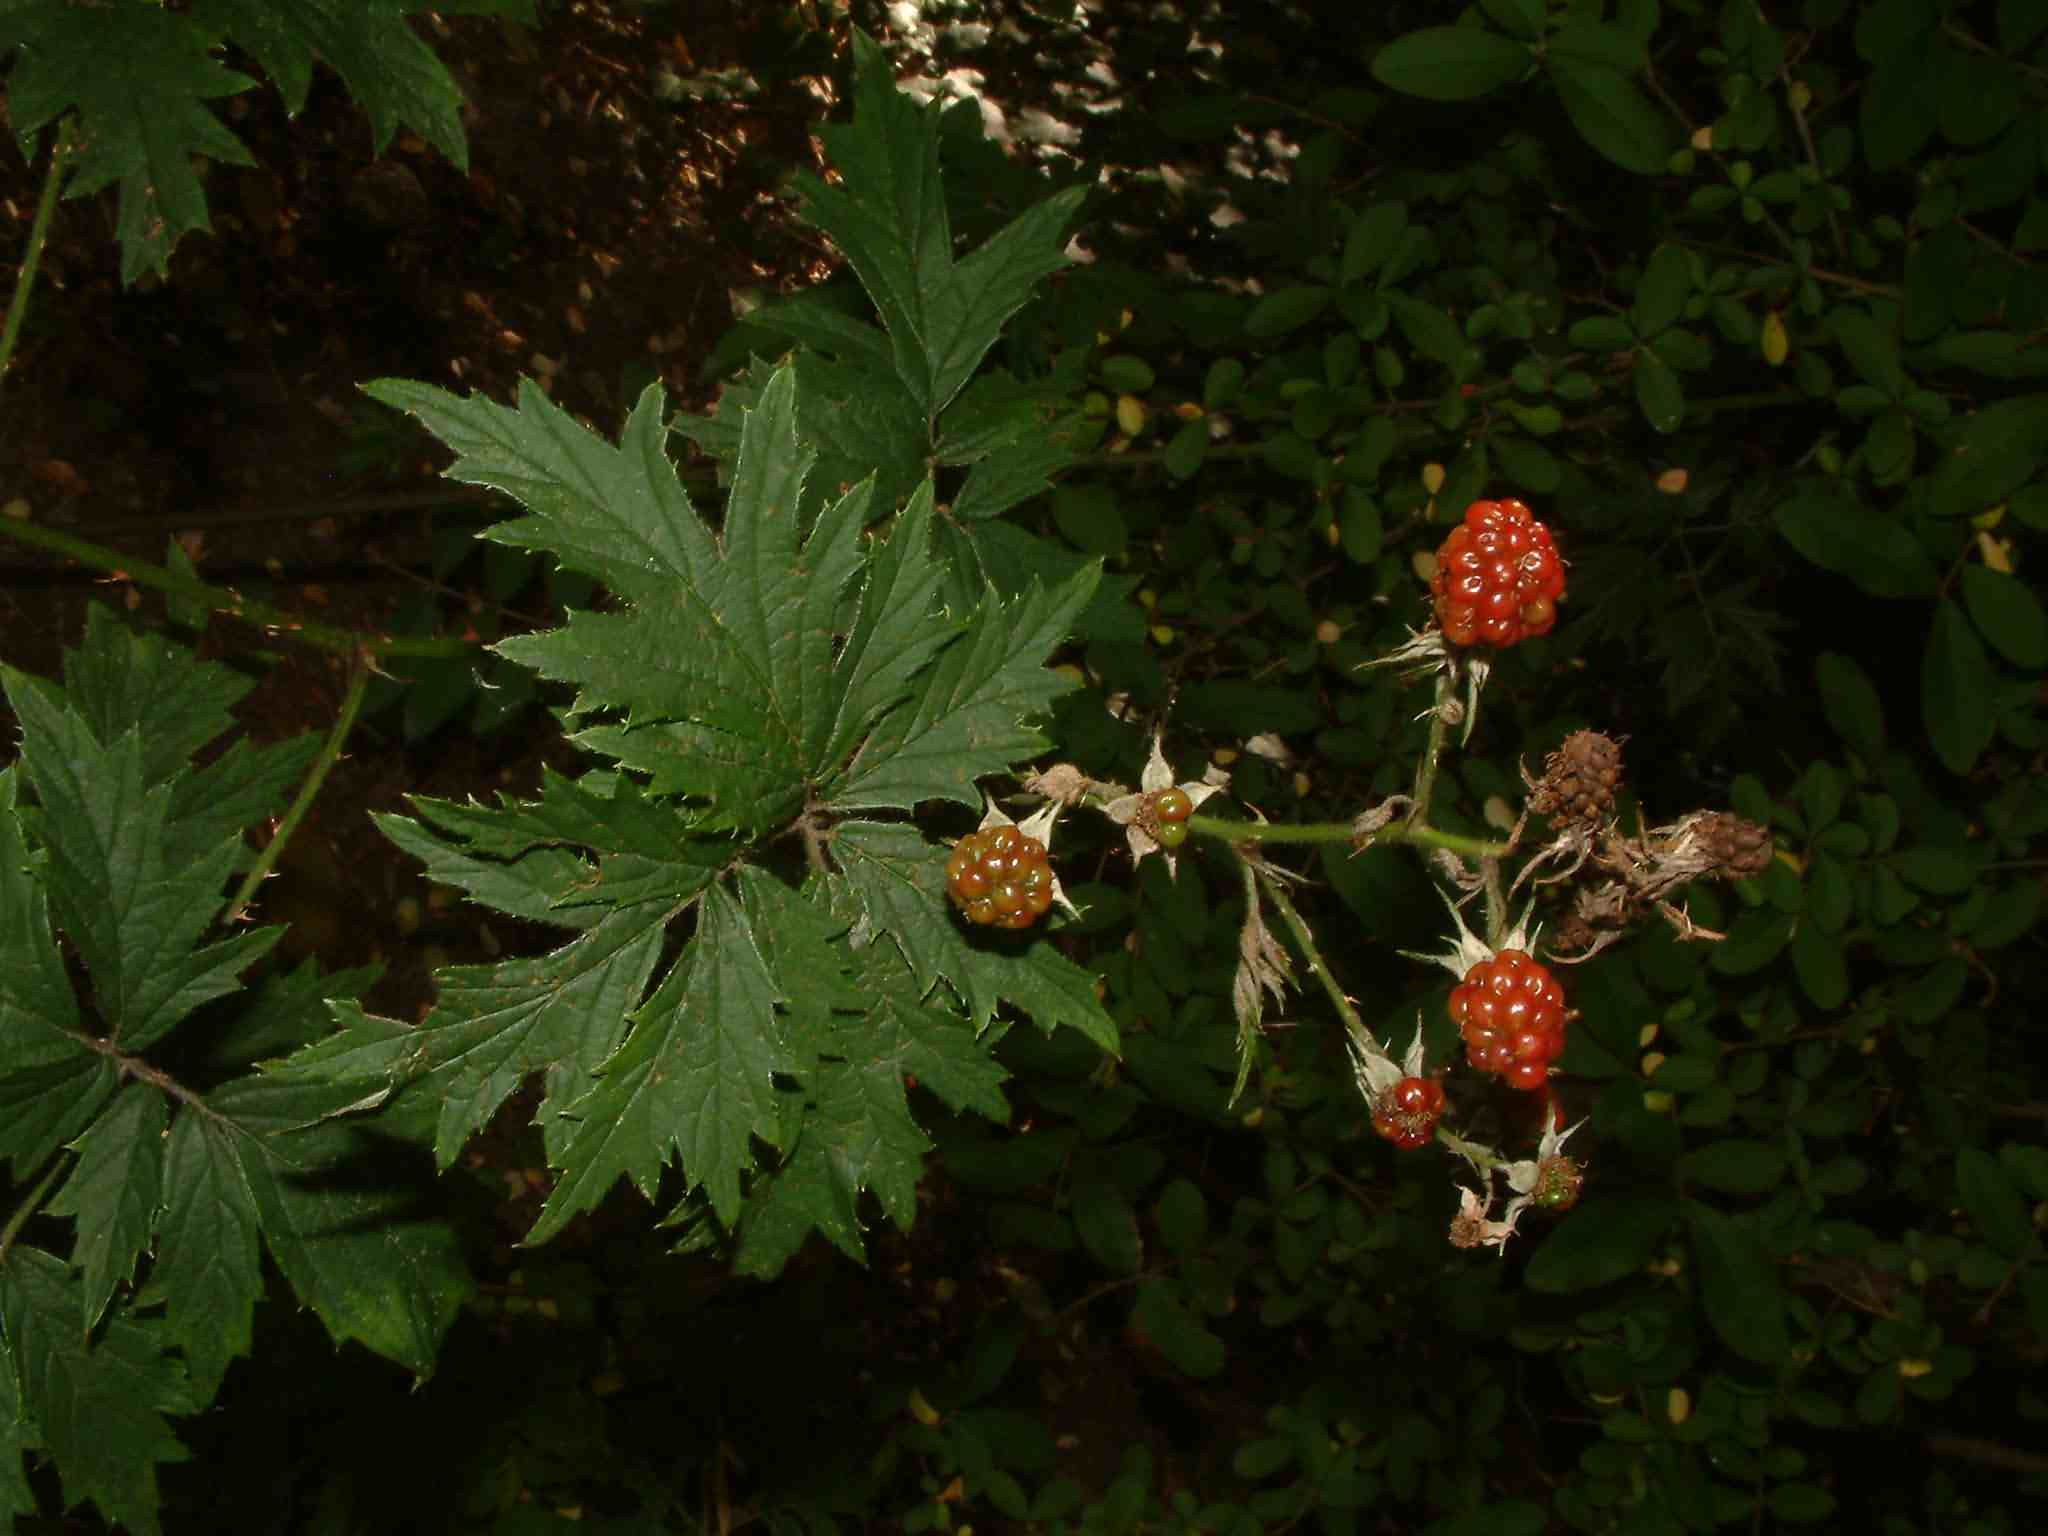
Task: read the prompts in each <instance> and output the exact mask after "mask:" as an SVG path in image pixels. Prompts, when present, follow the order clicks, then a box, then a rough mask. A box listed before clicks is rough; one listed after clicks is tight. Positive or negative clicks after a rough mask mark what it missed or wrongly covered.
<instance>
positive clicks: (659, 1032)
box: [526, 886, 800, 1244]
mask: <svg viewBox="0 0 2048 1536" xmlns="http://www.w3.org/2000/svg"><path fill="white" fill-rule="evenodd" d="M779 995H780V993H779V991H778V988H777V984H776V980H775V978H774V977H773V976H771V975H770V974H769V971H768V967H767V965H766V963H765V962H764V961H763V960H762V958H761V952H760V950H759V949H758V948H757V947H756V945H755V944H754V942H753V938H752V934H751V931H750V927H749V925H748V922H747V919H746V914H745V912H744V910H743V909H742V908H741V907H740V905H739V903H738V902H737V901H736V900H735V899H734V897H733V896H732V895H731V894H729V893H728V892H727V891H726V890H725V888H724V887H723V886H714V887H712V889H711V890H710V891H708V892H707V893H706V894H705V896H704V898H703V900H702V901H701V903H700V904H699V907H698V917H697V931H696V934H695V935H694V937H693V938H692V940H691V942H690V944H689V946H688V947H687V948H686V949H685V950H684V951H683V954H682V957H681V958H680V959H679V960H678V961H677V962H676V964H675V965H674V967H672V968H671V969H670V971H669V973H668V975H667V977H666V978H664V980H663V981H662V983H661V985H660V986H659V987H658V988H657V989H656V991H655V994H654V996H653V997H651V998H649V999H648V1000H647V1001H646V1002H645V1003H643V1004H642V1005H641V1006H640V1007H639V1008H638V1009H636V1010H635V1011H634V1013H633V1016H632V1033H631V1034H630V1035H628V1036H627V1037H626V1042H625V1044H624V1045H622V1046H621V1047H620V1048H619V1049H618V1051H617V1052H616V1053H615V1054H614V1055H613V1056H612V1057H611V1058H610V1060H608V1061H607V1062H606V1063H605V1064H604V1066H603V1068H602V1070H601V1072H600V1073H599V1076H598V1078H597V1081H596V1085H595V1086H594V1087H593V1088H592V1089H591V1091H590V1092H589V1093H587V1094H586V1095H584V1097H583V1098H582V1099H581V1100H580V1101H578V1102H577V1103H576V1104H574V1105H572V1106H570V1107H569V1108H568V1110H566V1111H565V1113H566V1114H567V1116H568V1118H569V1119H570V1120H572V1121H574V1122H575V1124H574V1127H573V1129H571V1130H570V1132H569V1135H568V1142H567V1145H566V1146H565V1147H564V1148H563V1149H562V1154H561V1168H562V1174H561V1178H560V1179H559V1180H558V1181H557V1183H556V1185H555V1189H554V1193H553V1194H551V1195H550V1196H549V1197H548V1202H547V1204H546V1206H545V1207H543V1209H542V1211H541V1215H540V1219H539V1221H537V1222H536V1223H535V1224H534V1228H533V1231H532V1232H530V1233H528V1234H527V1238H526V1241H527V1242H528V1243H530V1244H538V1243H543V1242H546V1241H547V1240H548V1239H549V1238H550V1237H552V1236H553V1235H554V1234H555V1233H557V1232H559V1231H560V1230H561V1229H562V1227H563V1226H564V1225H565V1224H566V1223H567V1222H568V1220H569V1218H570V1217H571V1216H573V1215H575V1214H576V1213H577V1212H578V1211H583V1210H588V1209H589V1208H591V1207H592V1206H594V1205H596V1204H597V1202H598V1201H599V1200H601V1199H603V1198H604V1195H605V1192H606V1191H607V1190H608V1189H610V1187H611V1186H612V1185H613V1184H614V1183H615V1182H617V1180H618V1179H619V1178H620V1177H621V1176H622V1175H623V1176H625V1177H626V1178H628V1179H630V1180H631V1181H632V1182H633V1184H634V1185H635V1186H636V1187H637V1188H638V1189H639V1190H640V1192H641V1193H642V1194H644V1195H646V1196H647V1197H648V1198H649V1199H652V1198H653V1197H654V1194H655V1192H656V1190H657V1187H658V1186H659V1184H660V1181H661V1171H662V1169H663V1167H664V1166H666V1164H667V1163H668V1161H669V1160H670V1158H671V1157H677V1158H680V1160H681V1162H682V1165H683V1170H684V1173H685V1176H686V1177H687V1178H688V1180H689V1183H690V1184H691V1185H692V1186H693V1187H694V1186H697V1185H701V1186H703V1188H704V1191H705V1194H706V1195H707V1197H708V1198H709V1199H710V1201H711V1205H712V1208H713V1209H714V1210H715V1211H716V1212H717V1213H718V1216H719V1219H720V1220H721V1221H723V1222H725V1223H726V1225H728V1226H731V1225H732V1224H733V1223H734V1222H735V1221H736V1219H737V1218H738V1215H739V1210H740V1203H741V1188H740V1180H741V1177H742V1175H743V1174H745V1173H746V1172H747V1171H748V1170H749V1169H751V1168H752V1167H753V1166H754V1152H753V1145H752V1143H753V1140H754V1138H756V1137H758V1138H760V1140H762V1141H763V1142H765V1143H766V1144H767V1145H769V1146H771V1147H773V1146H779V1145H780V1144H781V1142H782V1140H783V1136H782V1131H781V1124H782V1121H781V1106H780V1105H779V1104H778V1103H777V1096H776V1091H775V1083H774V1079H775V1076H776V1074H778V1073H782V1074H787V1075H792V1076H793V1075H796V1074H797V1073H798V1072H799V1070H800V1063H799V1062H798V1061H797V1060H796V1059H795V1057H794V1056H793V1055H792V1053H791V1049H790V1045H789V1042H788V1040H787V1038H786V1035H785V1030H784V1027H783V1023H782V1019H781V1017H780V1015H779V1013H778V1011H777V1008H776V1001H777V998H778V996H779Z"/></svg>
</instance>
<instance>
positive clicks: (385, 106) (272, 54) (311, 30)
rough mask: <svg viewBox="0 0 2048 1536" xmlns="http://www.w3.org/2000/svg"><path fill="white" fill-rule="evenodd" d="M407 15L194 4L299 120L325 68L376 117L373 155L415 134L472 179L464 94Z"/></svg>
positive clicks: (287, 0) (312, 1) (371, 9)
mask: <svg viewBox="0 0 2048 1536" xmlns="http://www.w3.org/2000/svg"><path fill="white" fill-rule="evenodd" d="M425 8H426V7H424V6H422V7H420V9H425ZM405 9H412V7H411V6H410V5H406V6H399V5H364V4H362V3H361V0H194V3H193V6H192V19H193V20H194V21H197V22H200V23H201V24H203V25H205V26H207V27H210V28H212V29H213V31H214V33H215V34H216V35H217V36H221V37H227V38H232V39H233V40H234V42H235V44H236V46H237V47H240V48H244V49H246V50H248V53H249V56H250V57H251V58H253V59H255V60H256V62H257V63H258V64H261V65H262V66H263V70H264V73H266V74H267V75H269V76H270V78H271V81H272V82H273V83H274V84H275V85H276V86H277V89H278V94H279V95H281V96H283V97H284V104H285V110H286V111H287V112H289V113H291V114H292V115H293V116H294V117H296V116H297V115H298V114H299V112H300V110H301V109H302V108H304V106H305V105H306V93H307V90H308V89H309V88H310V86H311V85H312V80H313V65H314V63H315V62H316V61H317V62H320V63H324V64H325V65H327V67H328V68H330V69H332V70H333V71H334V72H335V73H336V74H337V75H339V76H341V78H342V80H343V82H344V83H345V84H346V85H347V86H348V89H349V94H350V95H351V96H353V97H354V98H355V99H356V101H357V103H358V104H359V105H361V107H362V108H363V110H364V111H365V112H367V113H368V114H369V117H370V147H371V149H372V151H374V152H375V153H377V154H382V153H383V152H384V148H385V146H386V145H388V144H389V143H390V142H391V140H392V137H393V135H395V134H396V133H397V132H398V130H399V128H400V127H401V126H409V127H411V128H413V129H415V130H416V131H417V132H418V133H419V135H420V137H422V138H423V139H425V140H426V141H427V142H428V143H429V144H431V145H433V146H434V147H435V148H436V149H438V150H440V151H441V153H442V154H444V155H446V156H447V157H448V158H449V159H450V160H452V161H453V162H454V163H455V167H456V169H457V170H464V171H466V170H468V169H469V147H468V141H467V140H466V139H465V138H464V136H463V132H462V92H461V91H460V90H458V89H457V88H456V85H455V81H454V79H453V78H452V77H451V76H450V75H449V73H448V71H447V69H446V68H445V67H444V66H443V65H442V63H441V61H440V60H439V59H438V58H436V57H435V56H434V52H433V50H432V49H430V48H429V47H427V45H426V44H425V43H423V42H421V41H420V39H419V36H418V34H417V33H415V32H414V31H413V29H412V27H411V26H410V25H409V24H408V23H407V22H406V20H405V18H404V17H403V16H402V15H401V14H399V12H400V11H401V10H405Z"/></svg>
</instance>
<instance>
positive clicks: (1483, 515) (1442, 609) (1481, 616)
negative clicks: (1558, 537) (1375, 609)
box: [1429, 498, 1564, 648]
mask: <svg viewBox="0 0 2048 1536" xmlns="http://www.w3.org/2000/svg"><path fill="white" fill-rule="evenodd" d="M1429 589H1430V592H1431V594H1432V595H1433V596H1434V597H1435V599H1436V621H1437V624H1438V626H1439V627H1440V628H1441V629H1442V630H1443V632H1444V639H1445V640H1446V641H1448V642H1449V643H1450V644H1452V645H1476V646H1489V647H1494V648H1499V647H1502V646H1509V645H1516V644H1519V643H1520V642H1521V641H1523V640H1526V639H1528V638H1529V637H1530V636H1532V635H1546V634H1548V633H1550V629H1551V626H1552V625H1554V624H1555V623H1556V622H1557V603H1558V599H1559V598H1561V597H1563V596H1564V562H1563V561H1562V560H1560V559H1558V557H1557V548H1556V546H1555V545H1554V544H1552V542H1551V539H1550V530H1549V529H1548V528H1546V527H1544V526H1543V525H1542V524H1541V523H1539V522H1537V521H1536V519H1535V518H1534V517H1533V516H1531V515H1530V512H1529V509H1528V507H1526V506H1524V505H1523V504H1522V503H1521V502H1519V501H1516V500H1514V499H1513V498H1508V499H1506V500H1502V501H1475V502H1473V503H1472V505H1471V506H1469V507H1467V508H1466V509H1465V520H1464V522H1462V523H1460V524H1459V525H1458V526H1457V527H1456V528H1453V529H1452V530H1451V536H1450V537H1449V538H1447V539H1445V540H1444V542H1443V544H1442V546H1441V547H1440V548H1439V549H1438V550H1437V552H1436V574H1435V575H1434V576H1432V577H1430V580H1429Z"/></svg>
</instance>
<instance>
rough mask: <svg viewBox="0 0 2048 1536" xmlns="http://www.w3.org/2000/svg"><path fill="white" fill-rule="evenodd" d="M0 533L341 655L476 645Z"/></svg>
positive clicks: (74, 544)
mask: <svg viewBox="0 0 2048 1536" xmlns="http://www.w3.org/2000/svg"><path fill="white" fill-rule="evenodd" d="M0 537H6V538H10V539H13V540H14V541H15V542H16V543H19V544H27V545H30V546H32V547H33V548H36V549H41V550H46V551H48V552H49V553H51V554H55V555H63V556H65V557H66V558H67V559H71V560H77V561H79V562H81V563H83V564H85V565H91V566H97V567H98V568H99V569H101V570H103V571H106V572H107V573H108V574H109V575H112V576H116V577H118V578H120V579H121V580H124V581H132V582H134V583H135V584H136V585H137V586H139V587H150V588H152V589H154V590H156V591H158V592H163V593H166V594H168V595H170V596H172V597H182V598H187V599H190V600H192V601H194V602H198V603H202V604H204V605H205V606H206V607H208V608H211V609H213V610H215V611H216V612H219V613H225V614H228V615H229V616H230V617H233V618H237V619H242V620H245V621H246V622H248V623H251V624H257V625H260V626H262V627H263V628H265V629H268V630H272V631H276V632H281V633H287V634H290V635H291V636H293V637H294V638H296V639H299V640H303V641H305V642H306V643H307V644H308V645H314V646H318V647H320V649H322V650H327V651H336V652H339V653H340V654H342V655H344V656H352V655H355V654H357V653H359V652H363V651H368V652H369V653H370V654H371V655H373V656H377V657H384V656H411V657H417V658H422V659H424V658H430V657H457V656H473V655H475V654H476V651H477V646H476V644H475V642H473V641H469V640H457V639H452V638H445V637H439V636H416V635H415V636H406V635H372V634H363V633H361V632H360V631H357V630H353V629H343V628H341V627H340V626H338V625H334V624H320V623H316V622H315V621H313V620H311V619H304V618H301V617H299V616H298V615H297V614H295V613H291V612H288V611H287V610H285V609H283V608H273V607H272V606H271V605H270V604H268V603H260V602H257V601H256V600H255V599H254V598H247V597H244V596H242V595H241V594H240V593H239V592H236V591H234V590H233V589H232V588H229V587H216V586H210V585H208V584H207V583H206V582H203V581H193V580H191V579H189V578H187V577H184V576H180V575H178V574H177V573H176V572H175V571H169V570H166V569H165V568H164V567H162V566H160V565H150V564H148V563H146V562H143V561H138V560H135V559H133V558H132V557H130V556H128V555H124V554H122V553H121V552H120V551H119V550H117V549H110V548H108V547H107V546H106V545H104V544H95V543H93V542H92V541H91V540H90V539H81V538H75V537H73V536H72V535H71V534H68V533H59V532H58V531H57V530H56V529H54V528H39V527H37V526H36V525H35V524H34V523H23V522H16V521H15V520H14V519H13V518H0Z"/></svg>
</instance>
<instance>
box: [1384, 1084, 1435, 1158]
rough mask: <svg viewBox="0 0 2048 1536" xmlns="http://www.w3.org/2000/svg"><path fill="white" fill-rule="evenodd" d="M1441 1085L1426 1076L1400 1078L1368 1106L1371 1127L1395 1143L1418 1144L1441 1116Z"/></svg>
mask: <svg viewBox="0 0 2048 1536" xmlns="http://www.w3.org/2000/svg"><path fill="white" fill-rule="evenodd" d="M1443 1113H1444V1085H1443V1084H1442V1083H1439V1082H1438V1081H1436V1080H1435V1079H1434V1078H1429V1077H1404V1078H1402V1079H1401V1081H1399V1082H1398V1083H1396V1084H1394V1086H1393V1087H1391V1088H1389V1089H1387V1090H1386V1091H1385V1092H1384V1093H1382V1094H1381V1095H1380V1096H1379V1098H1378V1099H1376V1100H1375V1101H1374V1102H1373V1106H1372V1128H1373V1129H1374V1130H1376V1131H1378V1132H1379V1133H1380V1135H1382V1136H1384V1137H1386V1139H1387V1140H1388V1141H1391V1142H1392V1143H1393V1144H1394V1145H1395V1146H1397V1147H1402V1148H1408V1147H1422V1146H1427V1145H1428V1144H1429V1141H1430V1138H1431V1137H1433V1136H1435V1135H1436V1123H1437V1121H1439V1120H1441V1119H1442V1118H1443Z"/></svg>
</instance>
